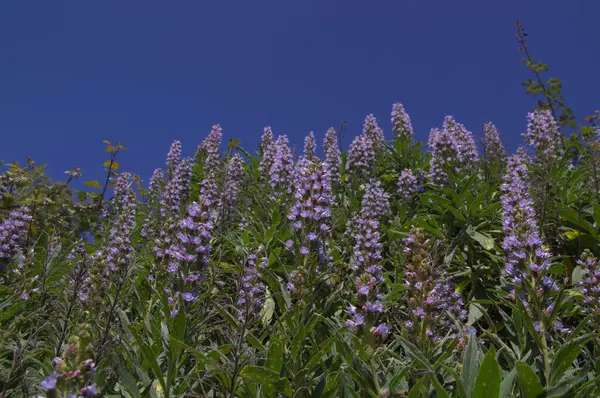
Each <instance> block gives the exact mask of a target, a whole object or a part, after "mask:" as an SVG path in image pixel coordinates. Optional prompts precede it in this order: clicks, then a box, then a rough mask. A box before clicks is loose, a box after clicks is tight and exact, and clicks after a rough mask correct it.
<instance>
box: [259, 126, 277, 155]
mask: <svg viewBox="0 0 600 398" xmlns="http://www.w3.org/2000/svg"><path fill="white" fill-rule="evenodd" d="M273 142H274V141H273V130H272V129H271V126H267V127H265V128H264V130H263V135H262V137H261V140H260V150H261V151H262V153H263V154H264V153H265V152H266V151H267V148H269V147H270V146H271V145H273Z"/></svg>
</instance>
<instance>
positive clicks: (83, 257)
mask: <svg viewBox="0 0 600 398" xmlns="http://www.w3.org/2000/svg"><path fill="white" fill-rule="evenodd" d="M67 260H69V261H74V266H73V270H72V271H71V276H70V282H69V285H70V286H72V288H73V290H72V291H73V296H74V297H76V298H77V299H78V300H79V302H81V303H85V302H87V300H88V295H89V293H90V287H91V286H90V282H91V278H90V265H91V263H92V259H91V256H90V255H89V254H88V253H87V251H86V249H85V245H84V244H83V243H79V244H77V246H75V247H74V248H73V250H71V252H70V253H69V254H68V255H67Z"/></svg>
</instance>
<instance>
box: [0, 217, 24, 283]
mask: <svg viewBox="0 0 600 398" xmlns="http://www.w3.org/2000/svg"><path fill="white" fill-rule="evenodd" d="M30 222H31V216H30V215H29V209H28V208H27V207H22V208H20V209H17V210H13V211H11V212H10V215H9V216H8V218H7V219H5V220H3V221H2V223H0V271H2V272H6V271H7V266H8V264H9V263H10V261H11V260H12V259H13V258H14V256H15V255H16V254H17V252H18V251H19V249H22V247H23V244H24V243H25V235H26V234H27V228H28V226H29V223H30Z"/></svg>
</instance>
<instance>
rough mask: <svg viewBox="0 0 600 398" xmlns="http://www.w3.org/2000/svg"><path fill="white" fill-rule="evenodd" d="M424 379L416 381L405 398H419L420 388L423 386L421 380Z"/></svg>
mask: <svg viewBox="0 0 600 398" xmlns="http://www.w3.org/2000/svg"><path fill="white" fill-rule="evenodd" d="M424 379H425V378H422V379H419V381H417V382H416V383H415V385H414V386H413V388H411V389H410V392H409V393H408V396H407V398H421V397H422V395H421V386H422V385H423V380H424Z"/></svg>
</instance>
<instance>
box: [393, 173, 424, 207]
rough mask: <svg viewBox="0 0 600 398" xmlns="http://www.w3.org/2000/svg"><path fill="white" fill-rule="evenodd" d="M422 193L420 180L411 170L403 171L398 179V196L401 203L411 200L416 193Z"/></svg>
mask: <svg viewBox="0 0 600 398" xmlns="http://www.w3.org/2000/svg"><path fill="white" fill-rule="evenodd" d="M419 192H423V184H422V182H421V181H420V178H419V177H418V176H416V175H415V174H414V173H413V172H412V170H410V169H404V170H402V172H401V173H400V177H398V195H399V196H400V199H401V201H402V202H407V201H409V200H411V199H412V198H413V197H414V196H415V195H416V194H417V193H419Z"/></svg>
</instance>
